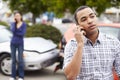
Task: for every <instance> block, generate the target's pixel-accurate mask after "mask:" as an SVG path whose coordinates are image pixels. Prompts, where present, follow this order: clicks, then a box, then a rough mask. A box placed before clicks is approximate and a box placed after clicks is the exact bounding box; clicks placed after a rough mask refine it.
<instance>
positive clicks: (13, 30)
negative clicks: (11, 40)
mask: <svg viewBox="0 0 120 80" xmlns="http://www.w3.org/2000/svg"><path fill="white" fill-rule="evenodd" d="M10 30H11V32H12V33H14V32H15V23H11V24H10Z"/></svg>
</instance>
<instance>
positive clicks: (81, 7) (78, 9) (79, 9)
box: [74, 6, 90, 24]
mask: <svg viewBox="0 0 120 80" xmlns="http://www.w3.org/2000/svg"><path fill="white" fill-rule="evenodd" d="M85 8H90V7H88V6H80V7H78V8H77V9H76V11H75V13H74V19H75V22H76V24H78V20H77V12H78V11H81V10H83V9H85Z"/></svg>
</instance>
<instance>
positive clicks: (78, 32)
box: [73, 26, 85, 45]
mask: <svg viewBox="0 0 120 80" xmlns="http://www.w3.org/2000/svg"><path fill="white" fill-rule="evenodd" d="M73 32H74V37H75V39H76V41H77V43H78V44H80V45H83V43H84V35H85V31H84V30H83V28H82V27H79V26H76V27H75V29H74V30H73Z"/></svg>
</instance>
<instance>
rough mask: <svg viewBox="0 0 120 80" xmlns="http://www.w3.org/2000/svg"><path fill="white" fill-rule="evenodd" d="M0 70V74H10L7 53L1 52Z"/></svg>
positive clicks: (9, 60)
mask: <svg viewBox="0 0 120 80" xmlns="http://www.w3.org/2000/svg"><path fill="white" fill-rule="evenodd" d="M0 71H1V72H2V74H4V75H7V76H10V74H11V57H10V55H9V54H3V55H2V56H1V58H0Z"/></svg>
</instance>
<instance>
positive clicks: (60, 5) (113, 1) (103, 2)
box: [4, 0, 120, 21]
mask: <svg viewBox="0 0 120 80" xmlns="http://www.w3.org/2000/svg"><path fill="white" fill-rule="evenodd" d="M4 1H8V0H4ZM81 5H88V6H90V7H93V8H95V9H96V11H97V12H98V15H100V14H101V13H102V12H103V11H105V9H106V8H109V7H111V6H119V5H120V0H9V6H10V9H11V10H12V11H14V10H19V11H21V12H23V13H27V12H31V13H32V14H33V21H35V18H36V17H38V16H39V14H41V13H43V12H45V11H53V12H55V13H56V14H57V16H62V15H63V13H64V11H65V10H66V8H67V9H70V11H71V13H74V12H75V10H76V9H77V8H78V7H79V6H81Z"/></svg>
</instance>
